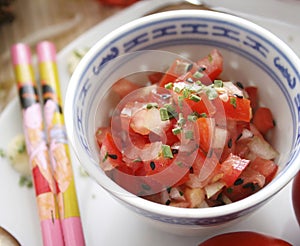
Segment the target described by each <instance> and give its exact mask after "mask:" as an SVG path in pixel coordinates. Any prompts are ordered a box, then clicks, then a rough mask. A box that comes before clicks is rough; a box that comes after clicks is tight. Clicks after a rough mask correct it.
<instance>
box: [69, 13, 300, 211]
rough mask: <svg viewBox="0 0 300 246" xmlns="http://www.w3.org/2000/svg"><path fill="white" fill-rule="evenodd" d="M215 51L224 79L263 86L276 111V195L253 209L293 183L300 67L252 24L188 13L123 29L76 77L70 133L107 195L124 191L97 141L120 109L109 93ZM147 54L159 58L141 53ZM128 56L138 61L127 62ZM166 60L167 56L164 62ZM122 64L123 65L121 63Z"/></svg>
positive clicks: (263, 98) (264, 101)
mask: <svg viewBox="0 0 300 246" xmlns="http://www.w3.org/2000/svg"><path fill="white" fill-rule="evenodd" d="M213 48H217V49H219V50H220V52H221V53H222V55H223V57H224V71H223V73H222V75H221V78H222V79H223V80H232V81H240V82H242V83H243V84H244V85H255V86H257V87H258V88H259V101H260V104H261V105H265V106H267V107H269V108H271V110H272V112H273V115H274V118H275V120H276V129H274V131H273V132H272V134H271V135H270V136H269V138H270V141H271V143H272V145H273V146H274V147H275V149H277V150H278V151H279V153H280V157H279V159H278V160H276V161H277V162H278V164H279V165H280V171H279V174H278V175H277V177H276V178H275V179H274V180H273V182H272V183H271V184H270V185H269V187H273V188H269V187H266V188H264V189H263V190H262V191H261V192H265V194H264V195H261V196H259V195H257V197H256V201H254V200H250V199H251V198H250V197H249V201H251V202H253V204H254V203H256V202H258V203H259V202H261V201H263V200H264V199H265V198H266V197H264V196H271V195H272V194H274V193H275V192H277V191H278V190H279V189H280V188H282V187H283V186H284V185H285V184H287V183H288V181H289V180H290V179H291V178H292V177H293V175H294V174H295V173H296V170H297V169H298V168H299V164H296V163H295V162H294V161H295V159H296V158H298V155H299V153H298V152H299V136H300V134H299V127H298V124H299V108H300V95H299V93H298V92H299V91H300V88H299V87H300V84H299V83H297V81H298V82H299V81H300V76H299V70H300V68H299V66H300V63H299V59H298V58H297V57H296V55H295V54H294V53H293V52H292V51H291V50H290V49H289V48H288V47H287V46H286V45H285V44H284V43H283V42H281V41H280V40H278V39H277V38H275V37H274V36H273V35H272V34H271V33H269V32H267V31H265V30H264V29H262V28H260V27H257V26H256V25H254V24H252V23H249V22H247V21H244V20H241V19H239V18H237V17H234V16H229V15H225V14H220V13H212V12H208V11H198V10H197V11H190V10H189V11H176V13H174V12H168V13H164V14H157V15H154V16H148V17H144V18H142V19H139V20H136V21H134V22H132V23H129V24H127V25H125V26H122V27H120V28H119V29H118V30H117V31H114V32H112V33H111V34H109V35H108V36H106V37H104V38H103V39H102V40H101V41H99V42H98V43H97V44H96V45H95V46H94V47H92V48H91V50H90V51H89V52H88V54H87V55H86V56H85V57H84V59H83V60H82V61H81V63H80V64H79V66H78V68H77V69H76V71H75V73H74V74H73V76H72V79H71V81H70V85H69V87H68V90H67V96H66V103H65V105H66V108H68V110H66V124H67V128H68V133H69V135H70V140H71V143H72V144H73V146H74V149H75V152H76V154H77V156H78V158H79V160H80V162H81V163H82V165H83V166H84V167H86V169H87V171H88V172H89V173H90V175H91V176H94V178H95V179H96V180H97V182H99V183H100V184H101V185H102V186H104V188H107V189H110V190H111V189H112V190H115V191H116V192H120V191H121V190H122V189H121V188H120V187H118V186H117V185H116V184H114V183H113V182H110V181H109V180H108V178H105V175H104V173H103V171H102V170H101V169H100V168H99V165H98V163H99V157H98V147H97V144H96V142H95V137H94V135H95V131H96V129H97V128H98V127H99V126H100V125H103V124H107V123H108V121H107V115H109V114H110V112H111V108H112V105H114V104H115V103H116V101H115V98H114V97H113V96H112V95H111V94H110V93H108V91H109V88H110V86H111V85H112V83H114V82H115V81H117V80H118V79H119V78H121V77H124V76H126V75H129V74H132V73H136V72H141V71H163V70H164V69H165V68H166V67H167V66H168V65H169V64H170V63H171V62H172V59H173V58H174V57H176V56H178V55H180V56H183V57H185V58H186V59H190V60H192V61H195V60H198V59H199V58H201V57H204V56H206V55H207V54H208V53H209V52H210V50H211V49H213ZM143 50H150V51H151V50H157V51H154V53H151V52H149V53H148V52H145V53H144V52H137V51H143ZM158 50H159V51H158ZM161 51H167V52H168V53H164V52H161ZM125 53H130V54H131V55H129V56H123V57H122V55H123V54H125ZM153 54H155V55H153ZM164 54H168V56H166V57H165V59H163V55H164ZM117 56H121V58H118V59H115V60H114V58H116V57H117ZM145 56H146V57H147V59H145ZM141 57H142V58H144V59H142V62H141V59H140V58H141ZM112 60H113V61H112ZM120 61H121V62H120ZM129 62H131V65H130V66H129ZM297 63H298V64H297ZM104 64H105V65H104ZM132 64H134V65H132ZM70 133H71V134H70ZM283 174H284V176H283ZM276 180H277V181H276ZM273 183H274V184H273ZM275 183H276V185H275ZM258 193H260V192H258ZM255 195H256V194H255ZM247 199H248V198H247ZM251 202H250V203H248V204H250V205H249V206H251ZM233 206H234V205H233Z"/></svg>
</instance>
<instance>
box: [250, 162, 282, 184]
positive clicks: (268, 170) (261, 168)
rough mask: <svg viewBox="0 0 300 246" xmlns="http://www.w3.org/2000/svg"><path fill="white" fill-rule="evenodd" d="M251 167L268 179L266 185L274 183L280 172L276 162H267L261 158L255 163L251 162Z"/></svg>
mask: <svg viewBox="0 0 300 246" xmlns="http://www.w3.org/2000/svg"><path fill="white" fill-rule="evenodd" d="M249 167H251V168H252V169H253V170H256V171H258V172H259V173H260V174H262V175H264V176H265V178H266V184H268V183H269V182H271V181H272V179H273V178H274V176H275V175H276V173H277V170H278V165H277V164H276V163H275V162H274V161H272V160H265V159H263V158H260V157H256V158H255V159H254V160H253V161H251V163H250V165H249Z"/></svg>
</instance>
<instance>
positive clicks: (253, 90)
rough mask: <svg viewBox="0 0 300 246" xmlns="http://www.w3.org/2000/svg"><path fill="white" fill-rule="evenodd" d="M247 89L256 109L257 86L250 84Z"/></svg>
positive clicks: (252, 104)
mask: <svg viewBox="0 0 300 246" xmlns="http://www.w3.org/2000/svg"><path fill="white" fill-rule="evenodd" d="M245 91H246V92H247V94H248V96H249V100H250V102H251V107H252V109H254V110H255V109H256V107H257V103H258V90H257V87H255V86H248V87H246V88H245Z"/></svg>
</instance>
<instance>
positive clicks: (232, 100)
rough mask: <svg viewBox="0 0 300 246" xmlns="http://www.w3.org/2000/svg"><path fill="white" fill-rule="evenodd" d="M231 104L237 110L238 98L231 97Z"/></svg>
mask: <svg viewBox="0 0 300 246" xmlns="http://www.w3.org/2000/svg"><path fill="white" fill-rule="evenodd" d="M229 100H230V104H231V105H232V106H233V107H234V108H236V98H235V97H230V99H229Z"/></svg>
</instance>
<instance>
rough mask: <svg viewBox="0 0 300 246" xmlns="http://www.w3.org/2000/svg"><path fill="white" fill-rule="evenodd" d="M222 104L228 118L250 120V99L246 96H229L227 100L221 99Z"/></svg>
mask: <svg viewBox="0 0 300 246" xmlns="http://www.w3.org/2000/svg"><path fill="white" fill-rule="evenodd" d="M223 106H224V111H225V114H226V116H227V118H228V119H232V120H237V121H245V122H250V120H251V117H252V111H251V107H250V100H248V99H246V98H238V97H229V100H228V101H226V102H224V101H223Z"/></svg>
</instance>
